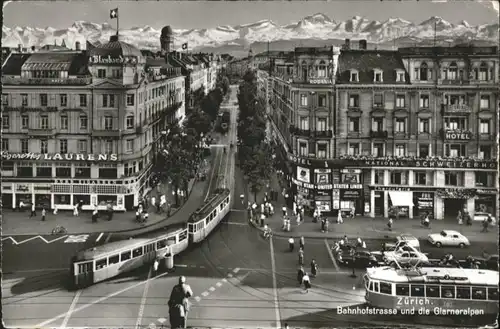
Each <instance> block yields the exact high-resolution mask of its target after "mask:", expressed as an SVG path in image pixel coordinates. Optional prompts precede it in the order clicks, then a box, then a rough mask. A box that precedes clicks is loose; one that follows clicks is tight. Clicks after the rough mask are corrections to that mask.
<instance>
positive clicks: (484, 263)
mask: <svg viewBox="0 0 500 329" xmlns="http://www.w3.org/2000/svg"><path fill="white" fill-rule="evenodd" d="M476 260H477V261H479V262H480V263H481V267H482V268H485V269H488V270H492V271H498V255H489V256H487V257H485V258H476Z"/></svg>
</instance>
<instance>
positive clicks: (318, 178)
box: [316, 174, 330, 184]
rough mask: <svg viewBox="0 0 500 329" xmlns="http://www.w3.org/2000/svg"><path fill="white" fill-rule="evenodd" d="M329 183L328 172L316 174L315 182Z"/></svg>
mask: <svg viewBox="0 0 500 329" xmlns="http://www.w3.org/2000/svg"><path fill="white" fill-rule="evenodd" d="M328 183H330V176H329V175H328V174H316V184H328Z"/></svg>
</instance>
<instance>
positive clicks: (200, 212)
mask: <svg viewBox="0 0 500 329" xmlns="http://www.w3.org/2000/svg"><path fill="white" fill-rule="evenodd" d="M228 195H229V190H228V189H223V190H220V191H219V192H218V193H217V194H216V195H214V196H213V197H211V198H210V199H209V200H208V201H207V202H205V203H204V204H203V205H202V206H201V207H200V208H198V209H197V210H196V211H195V212H194V213H193V214H192V215H191V216H190V217H189V222H190V223H194V222H197V221H199V220H200V219H202V218H204V217H206V216H208V214H209V213H211V212H212V211H213V210H214V206H215V205H216V204H217V203H219V202H221V201H222V200H223V199H224V198H227V196H228Z"/></svg>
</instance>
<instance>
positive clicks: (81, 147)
mask: <svg viewBox="0 0 500 329" xmlns="http://www.w3.org/2000/svg"><path fill="white" fill-rule="evenodd" d="M77 147H78V153H86V152H87V140H85V139H80V140H78V144H77Z"/></svg>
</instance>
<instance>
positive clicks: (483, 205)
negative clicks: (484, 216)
mask: <svg viewBox="0 0 500 329" xmlns="http://www.w3.org/2000/svg"><path fill="white" fill-rule="evenodd" d="M474 210H475V212H483V213H488V214H491V215H492V216H494V217H497V215H496V213H497V210H498V206H497V191H496V190H494V189H491V190H486V189H477V190H476V198H475V199H474Z"/></svg>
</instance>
